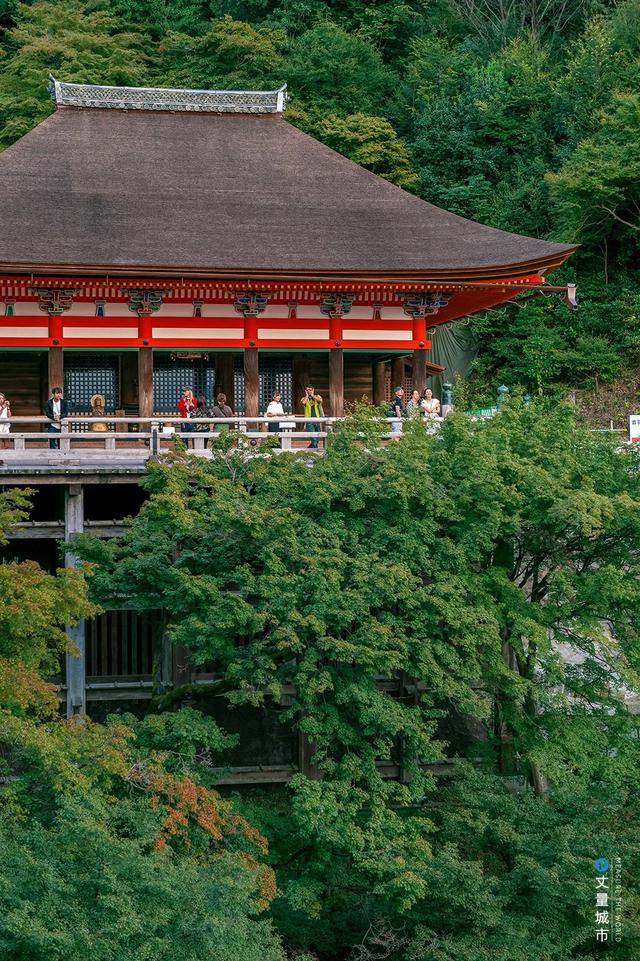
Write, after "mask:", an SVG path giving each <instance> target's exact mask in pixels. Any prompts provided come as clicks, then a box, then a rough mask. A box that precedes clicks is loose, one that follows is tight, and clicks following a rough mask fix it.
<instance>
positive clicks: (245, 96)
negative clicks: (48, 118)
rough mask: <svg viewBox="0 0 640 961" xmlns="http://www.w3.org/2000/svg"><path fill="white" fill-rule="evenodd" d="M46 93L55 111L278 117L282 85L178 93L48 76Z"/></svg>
mask: <svg viewBox="0 0 640 961" xmlns="http://www.w3.org/2000/svg"><path fill="white" fill-rule="evenodd" d="M49 93H50V94H51V98H52V100H53V101H54V102H55V104H56V105H57V106H58V107H93V108H96V107H97V108H109V107H110V108H111V109H115V110H178V111H181V112H187V113H282V111H283V110H284V108H285V106H286V103H287V85H286V83H285V84H284V85H283V86H282V87H280V88H279V89H278V90H181V89H178V88H171V87H103V86H99V85H97V84H91V83H65V82H63V81H62V80H56V78H55V77H54V76H52V75H51V74H50V75H49Z"/></svg>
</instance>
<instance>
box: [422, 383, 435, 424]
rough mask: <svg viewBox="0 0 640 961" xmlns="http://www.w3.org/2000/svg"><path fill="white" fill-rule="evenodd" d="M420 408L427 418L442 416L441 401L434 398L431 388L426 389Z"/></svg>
mask: <svg viewBox="0 0 640 961" xmlns="http://www.w3.org/2000/svg"><path fill="white" fill-rule="evenodd" d="M420 406H421V407H422V409H423V411H424V413H425V416H426V417H427V418H434V417H439V416H440V401H439V400H438V398H437V397H434V396H433V391H432V390H431V388H430V387H425V389H424V394H423V395H422V400H421V401H420Z"/></svg>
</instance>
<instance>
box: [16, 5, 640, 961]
mask: <svg viewBox="0 0 640 961" xmlns="http://www.w3.org/2000/svg"><path fill="white" fill-rule="evenodd" d="M50 72H51V73H53V74H54V75H56V76H57V77H59V78H61V79H64V80H68V81H72V80H75V81H84V82H90V83H104V84H119V85H138V86H140V85H158V86H181V87H198V88H258V89H260V88H262V89H267V88H274V87H276V86H279V85H281V84H282V83H284V82H286V83H287V84H288V89H289V94H290V101H289V105H288V109H287V117H288V119H289V120H290V122H292V123H294V124H296V125H298V126H299V127H301V128H302V129H304V130H305V131H307V132H309V133H311V134H312V135H313V136H314V137H316V138H318V139H320V140H322V141H323V142H325V143H327V144H328V145H330V146H331V147H332V148H334V149H336V150H337V151H339V152H341V153H343V154H345V155H346V156H348V157H350V158H352V159H353V160H354V161H356V162H357V163H359V164H362V165H364V166H365V167H368V168H369V169H371V170H373V171H375V172H376V173H378V174H380V175H381V176H382V177H385V178H387V179H388V180H390V181H392V182H393V183H396V184H398V185H400V186H402V187H404V188H405V189H407V190H409V191H412V192H414V193H416V194H418V195H420V196H421V197H423V198H425V199H427V200H429V201H431V202H433V203H435V204H438V205H439V206H442V207H444V208H446V209H448V210H451V211H454V212H456V213H459V214H462V215H464V216H466V217H470V218H473V219H475V220H479V221H482V222H484V223H487V224H490V225H492V226H495V227H499V228H503V229H507V230H513V231H516V232H521V233H524V234H529V235H532V236H537V237H545V238H550V239H554V240H561V241H566V242H577V243H579V244H580V248H579V250H578V252H577V253H576V255H574V256H573V257H572V258H571V259H570V260H569V262H568V264H567V266H566V267H564V268H563V269H562V271H558V272H557V273H556V274H555V275H554V279H557V280H558V282H563V283H564V282H576V283H577V284H578V298H579V302H580V306H579V309H578V310H576V311H573V312H571V311H569V310H568V308H567V307H566V306H565V304H564V302H563V301H562V299H560V298H550V299H544V298H534V299H529V300H522V301H521V302H519V303H513V304H510V305H508V306H505V307H502V308H500V309H496V310H492V311H489V312H486V313H484V314H482V315H478V316H477V317H474V318H471V319H470V320H469V321H468V322H467V323H468V325H469V329H470V331H471V332H472V333H473V334H475V335H476V336H477V338H478V343H479V349H478V354H477V357H476V360H475V362H474V366H473V369H472V371H471V375H470V377H469V379H468V382H467V383H465V384H464V388H463V390H462V389H461V392H460V394H459V398H460V399H462V398H463V397H464V399H465V401H467V400H468V403H469V405H471V404H472V403H477V404H482V403H484V402H485V401H489V402H490V401H492V400H493V399H494V398H495V391H496V388H497V386H498V385H500V384H506V385H507V386H509V387H510V392H509V399H508V400H507V401H506V402H505V404H504V407H503V408H502V409H501V411H500V412H499V413H498V414H497V415H496V416H494V417H492V418H489V419H487V420H486V421H482V420H476V419H474V418H472V417H470V416H468V415H467V414H465V413H463V412H461V410H459V411H457V412H454V413H453V414H452V415H451V416H449V417H448V418H447V419H446V420H445V422H444V423H443V425H442V428H441V430H440V432H439V433H438V434H434V433H430V432H428V431H426V430H425V429H424V427H423V425H422V424H421V423H418V422H416V421H407V422H406V427H405V431H404V435H403V436H402V438H401V440H399V442H397V443H391V444H389V445H387V446H386V447H383V448H381V447H380V444H379V433H380V425H379V422H378V421H376V419H375V413H376V412H375V411H374V410H373V409H372V408H371V407H366V406H364V405H363V406H357V407H356V408H355V409H354V410H353V411H351V412H350V415H349V416H348V417H347V418H346V419H345V420H344V421H343V422H341V423H340V424H339V425H337V427H336V429H335V431H334V432H333V434H332V436H331V443H330V444H329V445H328V448H327V451H326V456H324V457H318V458H316V459H315V460H313V461H312V462H311V461H310V460H309V459H308V458H305V457H303V458H300V457H297V456H296V455H295V454H287V453H282V454H280V455H279V456H277V457H276V456H274V457H261V456H260V457H250V456H246V457H243V456H240V457H239V456H238V444H241V441H239V440H238V438H233V437H232V436H231V435H230V434H229V433H228V432H226V431H224V432H222V433H221V434H220V435H219V436H217V437H216V439H215V440H214V442H213V445H212V452H213V453H212V457H211V459H204V458H200V459H199V458H188V457H187V456H186V455H185V452H184V451H181V450H180V449H178V450H177V452H176V453H175V454H171V455H169V456H168V457H166V458H165V459H161V460H159V461H153V462H151V463H150V466H149V468H148V470H147V473H146V475H145V477H144V479H143V482H142V484H143V487H144V489H145V493H146V500H145V502H144V506H143V507H142V509H141V510H140V512H139V513H138V515H137V516H136V517H134V518H132V519H130V520H129V521H128V523H127V527H126V532H125V534H124V535H123V536H122V537H114V538H111V539H104V540H101V539H98V538H97V537H92V536H89V535H88V534H83V535H80V536H78V537H77V538H76V540H75V541H74V544H73V551H74V552H75V555H76V556H77V558H78V559H79V560H80V562H81V566H78V567H77V568H65V567H63V566H62V565H63V556H62V554H61V555H60V568H59V569H58V570H57V571H54V572H48V571H47V570H45V569H44V568H42V567H40V566H39V565H38V564H37V563H35V562H33V561H18V560H12V561H9V562H6V563H1V564H0V852H1V857H0V961H89V959H90V961H595V959H597V958H600V957H605V958H607V959H611V961H635V959H637V958H638V957H640V882H639V879H640V834H639V832H638V825H639V824H640V788H639V785H640V776H639V772H640V714H638V713H634V711H633V710H631V709H630V706H632V704H633V703H634V694H633V692H638V691H640V555H639V553H638V544H639V543H640V451H639V450H637V449H635V448H638V446H640V445H620V443H619V441H618V440H617V439H616V437H615V436H611V435H610V433H609V432H600V431H594V430H591V429H589V423H588V422H587V423H585V416H586V419H587V421H591V422H594V421H595V422H598V421H599V420H601V419H603V418H605V419H607V420H608V419H609V418H613V419H615V420H616V421H618V422H624V418H625V416H626V414H627V413H628V411H629V410H631V409H633V405H634V403H635V402H636V400H637V391H638V384H639V382H640V373H639V372H640V294H639V293H638V290H637V285H636V283H635V271H636V269H637V260H638V251H637V241H638V237H639V236H640V234H639V231H640V93H639V92H638V90H639V89H640V88H639V83H638V81H639V80H640V0H626V2H605V0H414V2H412V0H407V2H400V0H387V2H367V0H336V2H321V0H248V2H244V3H243V2H233V0H229V2H224V0H210V2H199V0H181V2H178V0H165V2H163V0H120V2H108V0H94V2H81V0H41V2H36V3H18V2H15V0H0V143H1V144H2V146H3V147H6V146H9V145H10V144H12V143H13V142H15V141H16V140H17V139H18V138H20V137H22V136H24V135H25V134H27V133H28V132H29V130H30V129H31V128H32V127H33V126H34V125H35V124H36V123H38V122H39V121H40V120H41V119H43V118H44V117H45V116H46V115H47V114H48V113H50V112H51V111H52V109H53V104H52V103H51V101H50V99H49V97H48V94H47V79H48V75H49V73H50ZM187 147H188V145H187ZM95 149H96V152H97V153H98V154H99V151H100V144H99V143H97V144H96V145H95ZM257 149H259V145H257ZM214 175H215V173H214V172H212V176H214ZM42 177H43V178H46V177H47V169H46V165H44V166H43V169H42ZM1 217H2V212H1V211H0V229H1ZM526 394H530V395H531V398H532V399H531V400H529V399H528V398H527V399H525V395H526ZM567 400H570V401H571V403H567V402H566V401H567ZM460 406H461V407H462V406H463V405H462V404H461V405H460ZM378 413H379V412H378ZM265 436H266V435H265ZM268 445H269V440H268V439H267V440H266V441H265V449H267V448H268ZM261 449H262V448H261ZM240 452H241V453H243V451H242V450H241V451H240ZM244 453H246V451H245V452H244ZM31 503H32V497H31V494H30V492H29V491H28V490H19V489H17V488H15V489H11V488H7V487H6V486H5V487H3V488H2V490H1V491H0V544H6V542H7V537H8V535H9V534H10V532H11V531H12V529H14V527H15V525H16V524H17V523H18V522H20V521H23V520H24V519H25V518H27V517H28V516H29V513H30V510H31ZM125 602H126V603H127V604H129V605H131V606H132V607H134V609H136V610H138V611H162V615H163V618H164V625H165V628H166V631H167V632H168V634H169V636H170V638H171V641H172V643H173V644H174V645H175V647H176V648H181V649H183V648H188V649H189V650H190V652H191V656H192V658H193V662H194V664H196V665H208V666H209V668H210V669H211V670H212V672H213V675H214V676H215V678H216V680H215V681H212V682H211V683H209V684H202V685H200V687H198V688H197V689H196V687H195V686H192V685H185V687H183V688H177V689H173V690H171V691H164V690H162V689H160V687H158V688H157V689H155V690H154V691H153V698H152V699H151V701H150V709H149V710H148V711H147V712H144V711H138V712H135V711H134V710H122V711H119V712H116V713H114V714H111V715H109V716H108V717H104V718H101V719H100V720H96V719H94V720H91V719H89V718H72V719H70V720H67V719H62V718H61V717H60V715H59V713H58V707H59V704H58V692H57V690H56V689H55V688H54V686H53V684H52V683H51V682H50V678H51V677H52V676H53V675H54V674H55V672H56V669H57V665H58V664H59V659H60V657H61V655H62V654H63V653H64V652H65V651H67V650H68V644H69V641H68V635H67V633H66V628H67V627H68V626H69V625H73V624H75V623H77V622H78V621H79V620H80V619H81V618H89V617H92V616H93V615H94V614H96V612H97V611H99V610H100V609H109V608H119V607H121V606H123V604H124V603H125ZM568 651H570V652H571V654H572V656H571V657H568V656H566V655H567V652H568ZM156 656H160V655H159V652H156ZM386 678H399V679H400V682H401V683H400V692H399V694H397V695H396V694H393V695H392V694H390V693H389V691H388V690H387V689H385V686H384V683H380V682H381V679H386ZM285 693H286V694H287V696H286V697H285V696H284V694H285ZM637 701H638V698H637V695H635V705H636V709H637ZM220 704H222V705H223V708H224V709H223V711H222V712H221V711H220V710H219V705H220ZM214 705H218V707H217V709H216V710H214ZM276 709H277V710H278V711H279V719H280V721H281V722H282V724H283V726H285V727H287V728H288V729H289V730H291V731H293V732H294V733H295V736H296V737H298V736H299V735H300V736H301V738H302V740H303V742H304V743H305V744H306V745H307V747H308V752H309V757H310V758H311V764H310V765H309V766H308V767H307V770H306V771H305V772H300V773H297V774H295V775H294V777H293V778H292V779H291V780H290V781H289V782H288V783H286V784H274V785H269V786H267V787H262V788H261V787H255V786H253V787H245V788H243V789H237V788H233V789H232V788H230V787H225V786H221V785H220V783H219V782H220V780H221V774H220V772H221V771H223V772H224V770H226V769H227V768H228V767H229V765H230V758H231V757H232V756H233V752H234V750H235V749H236V747H237V742H238V738H237V735H236V734H234V733H232V730H231V728H232V726H233V725H232V724H231V723H229V724H228V725H227V726H225V721H224V717H225V716H226V717H227V718H228V720H229V722H231V721H232V720H233V718H234V716H235V714H234V712H241V711H247V710H253V711H256V712H258V713H259V712H261V711H263V712H266V711H267V710H268V711H271V712H273V711H274V710H276ZM221 714H222V719H221V716H220V715H221ZM385 766H386V768H385ZM391 768H392V769H393V772H394V776H387V775H388V773H389V769H391ZM602 858H604V859H606V860H607V862H608V863H610V865H611V870H612V871H614V870H615V871H616V872H618V870H619V873H618V874H617V875H616V877H617V879H618V884H619V890H620V891H621V898H622V900H621V903H620V904H619V905H616V920H617V922H619V924H613V923H611V924H609V922H607V932H608V935H607V939H606V940H604V939H598V938H597V935H596V931H597V927H598V925H597V923H596V918H597V915H596V889H597V884H596V876H597V874H598V869H597V867H596V865H595V861H596V860H599V859H602ZM618 866H619V869H618ZM602 924H604V922H601V926H602Z"/></svg>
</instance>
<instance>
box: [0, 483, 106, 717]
mask: <svg viewBox="0 0 640 961" xmlns="http://www.w3.org/2000/svg"><path fill="white" fill-rule="evenodd" d="M29 495H30V492H29V491H28V490H27V491H25V490H21V489H18V488H15V489H9V490H4V491H2V492H0V544H2V545H4V544H6V543H7V534H8V532H9V531H10V530H11V528H12V527H14V525H15V524H17V523H18V522H19V521H22V520H25V519H26V518H27V517H28V512H29V507H30V499H29ZM95 610H96V608H95V605H93V604H91V603H90V601H89V599H88V597H87V590H86V583H85V580H84V575H83V573H82V571H79V570H73V569H69V568H60V569H58V570H57V571H56V573H55V574H49V573H47V572H46V571H44V570H43V569H42V568H41V567H40V566H39V564H36V563H35V562H34V561H23V562H16V561H10V562H7V563H2V564H0V706H8V707H10V708H12V709H13V710H27V709H30V708H33V707H34V706H41V707H42V706H51V705H54V706H55V705H56V704H57V700H56V697H55V694H54V692H53V689H52V688H51V686H50V685H49V684H47V683H46V682H45V681H44V680H43V675H46V674H55V673H57V669H58V664H59V659H60V655H61V654H62V653H64V652H66V651H67V650H68V649H69V641H68V639H67V635H66V633H65V627H66V626H67V625H68V624H76V623H77V622H78V621H79V620H80V618H81V617H89V616H90V615H91V614H93V613H94V612H95Z"/></svg>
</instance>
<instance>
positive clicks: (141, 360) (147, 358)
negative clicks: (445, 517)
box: [138, 347, 153, 430]
mask: <svg viewBox="0 0 640 961" xmlns="http://www.w3.org/2000/svg"><path fill="white" fill-rule="evenodd" d="M138 416H139V417H153V348H151V347H140V348H139V349H138ZM146 429H147V428H146V427H145V425H144V424H143V425H142V430H146Z"/></svg>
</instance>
